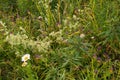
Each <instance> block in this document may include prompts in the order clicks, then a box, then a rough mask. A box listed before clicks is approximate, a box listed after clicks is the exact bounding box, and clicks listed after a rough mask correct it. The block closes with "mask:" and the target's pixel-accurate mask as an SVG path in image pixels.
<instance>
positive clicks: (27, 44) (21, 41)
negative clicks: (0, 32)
mask: <svg viewBox="0 0 120 80" xmlns="http://www.w3.org/2000/svg"><path fill="white" fill-rule="evenodd" d="M5 41H7V42H8V43H9V44H10V45H11V46H12V47H14V46H19V45H22V46H23V47H24V48H25V49H26V48H31V49H32V50H37V51H39V52H46V51H47V50H48V49H49V46H50V42H51V41H46V40H36V41H35V40H32V39H29V38H28V36H27V35H25V34H19V33H18V34H16V35H14V34H10V35H8V36H7V37H6V40H5Z"/></svg>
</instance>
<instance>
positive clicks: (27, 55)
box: [22, 54, 30, 62]
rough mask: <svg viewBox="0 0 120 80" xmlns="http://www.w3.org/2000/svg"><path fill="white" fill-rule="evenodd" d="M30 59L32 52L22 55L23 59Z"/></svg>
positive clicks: (24, 60)
mask: <svg viewBox="0 0 120 80" xmlns="http://www.w3.org/2000/svg"><path fill="white" fill-rule="evenodd" d="M28 59H30V54H25V55H23V56H22V61H23V62H26V61H27V60H28Z"/></svg>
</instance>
